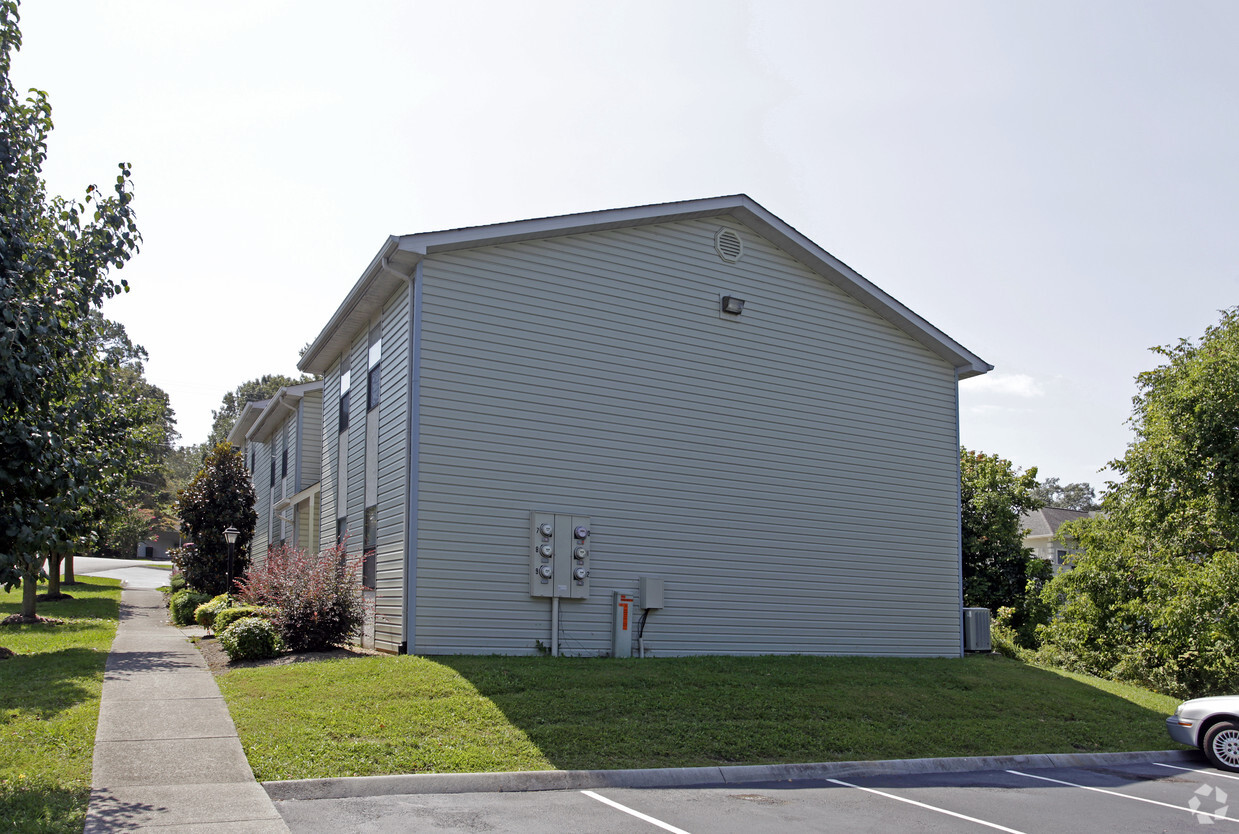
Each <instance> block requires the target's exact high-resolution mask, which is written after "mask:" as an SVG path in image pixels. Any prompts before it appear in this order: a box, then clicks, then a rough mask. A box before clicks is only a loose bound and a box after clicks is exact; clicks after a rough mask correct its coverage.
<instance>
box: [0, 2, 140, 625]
mask: <svg viewBox="0 0 1239 834" xmlns="http://www.w3.org/2000/svg"><path fill="white" fill-rule="evenodd" d="M17 6H18V4H17V2H16V0H0V174H2V176H0V317H2V320H3V327H0V585H3V587H5V588H6V589H9V588H12V587H13V586H14V585H15V584H17V583H18V582H21V584H22V586H23V601H22V615H23V616H24V617H27V618H33V617H34V616H35V587H36V584H37V582H38V579H39V578H40V576H41V575H42V572H43V563H44V560H45V559H46V557H47V555H48V554H49V553H53V552H64V550H65V549H66V548H68V547H71V546H72V545H73V543H74V542H75V541H76V540H77V539H78V538H79V537H80V535H81V534H82V528H81V523H82V518H83V515H82V508H83V507H89V506H91V505H92V504H93V503H95V502H96V501H98V500H99V499H100V497H101V496H105V495H107V494H109V493H110V492H111V490H112V489H114V488H115V486H116V485H117V482H118V480H120V479H121V477H122V475H123V469H124V458H125V455H126V453H127V451H128V448H129V447H128V443H129V438H128V432H129V429H130V428H131V426H130V424H129V417H128V415H126V414H125V412H124V410H123V408H122V405H121V404H120V403H119V402H117V401H116V399H115V398H114V397H113V396H112V394H111V391H112V384H113V382H114V378H113V376H112V371H113V369H112V368H111V367H110V366H109V365H108V364H107V360H106V356H101V355H99V354H98V353H96V352H95V351H94V350H92V349H91V348H92V347H93V346H94V345H96V344H97V343H98V339H99V337H100V336H101V335H102V333H101V325H100V324H99V320H98V319H97V318H96V317H95V314H96V313H97V312H98V310H99V308H100V307H101V306H102V304H103V302H104V301H105V300H106V299H108V298H110V297H112V296H114V295H115V294H117V293H118V292H124V291H128V285H127V283H126V282H125V281H116V280H113V279H112V278H111V277H110V272H111V270H112V269H113V268H116V269H120V268H122V267H123V266H124V265H125V263H126V262H127V261H128V260H129V258H131V257H132V256H133V255H134V254H135V253H136V252H137V249H138V244H139V241H140V239H141V238H140V235H139V233H138V230H137V226H136V222H135V219H134V213H133V207H132V197H133V192H132V184H131V181H130V169H129V166H128V164H124V163H122V164H121V165H120V173H119V174H118V176H117V177H116V182H115V184H114V186H113V189H112V191H113V193H112V194H111V195H109V196H105V195H104V194H103V192H101V191H100V189H99V188H97V187H96V186H94V185H91V186H89V187H87V189H86V193H85V196H84V198H83V200H82V202H77V201H72V200H67V199H64V198H61V197H52V198H49V197H48V195H47V192H46V186H45V184H44V181H43V178H42V167H43V163H44V161H45V160H46V155H47V137H48V133H49V132H50V131H51V129H52V121H51V106H50V104H49V103H48V100H47V95H46V94H45V93H42V92H39V91H37V90H32V91H30V93H29V95H28V96H27V98H25V99H24V100H23V99H22V98H21V97H20V96H19V95H18V93H17V92H16V90H15V89H14V87H13V85H12V83H11V81H10V79H9V69H10V66H11V60H12V54H13V53H14V52H15V51H17V50H18V49H20V48H21V31H20V29H19V28H18V21H19V15H18V11H17Z"/></svg>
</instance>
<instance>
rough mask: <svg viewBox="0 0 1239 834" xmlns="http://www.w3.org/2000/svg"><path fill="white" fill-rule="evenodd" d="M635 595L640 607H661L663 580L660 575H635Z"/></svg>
mask: <svg viewBox="0 0 1239 834" xmlns="http://www.w3.org/2000/svg"><path fill="white" fill-rule="evenodd" d="M637 596H638V597H639V598H640V600H641V607H642V608H662V607H663V580H662V577H660V576H639V577H637Z"/></svg>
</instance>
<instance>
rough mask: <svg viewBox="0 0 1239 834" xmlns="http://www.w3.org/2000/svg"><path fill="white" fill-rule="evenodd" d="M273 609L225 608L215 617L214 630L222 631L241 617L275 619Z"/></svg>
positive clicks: (240, 606)
mask: <svg viewBox="0 0 1239 834" xmlns="http://www.w3.org/2000/svg"><path fill="white" fill-rule="evenodd" d="M275 613H276V611H275V609H274V608H262V607H260V606H257V605H234V606H232V607H231V608H225V609H224V610H223V611H220V612H219V613H218V614H216V615H215V630H216V631H223V630H224V629H226V628H228V626H230V625H232V624H233V623H235V622H236V621H237V620H239V619H241V618H242V617H262V618H263V619H264V620H271V619H273V618H274V617H275Z"/></svg>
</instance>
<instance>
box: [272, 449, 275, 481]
mask: <svg viewBox="0 0 1239 834" xmlns="http://www.w3.org/2000/svg"><path fill="white" fill-rule="evenodd" d="M271 486H275V455H274V454H272V455H271Z"/></svg>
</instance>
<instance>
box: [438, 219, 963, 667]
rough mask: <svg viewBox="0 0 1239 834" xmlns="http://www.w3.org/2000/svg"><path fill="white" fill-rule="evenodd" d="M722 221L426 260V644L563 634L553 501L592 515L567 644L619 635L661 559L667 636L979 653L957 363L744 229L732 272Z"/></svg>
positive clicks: (509, 646) (718, 643) (568, 617)
mask: <svg viewBox="0 0 1239 834" xmlns="http://www.w3.org/2000/svg"><path fill="white" fill-rule="evenodd" d="M719 225H720V223H719V222H717V221H684V222H678V223H673V224H664V225H655V226H646V227H640V228H636V229H627V230H617V231H609V232H598V233H591V234H586V235H576V236H570V237H561V238H556V239H549V240H542V241H533V242H524V243H515V244H507V245H502V246H495V247H488V248H484V249H478V250H473V251H470V252H463V253H450V254H443V255H434V256H430V257H429V258H427V260H426V261H425V262H424V263H423V276H424V284H423V308H422V309H423V319H422V322H423V324H422V341H421V402H420V471H419V474H418V477H419V516H418V532H417V546H418V553H417V559H418V574H417V577H418V581H417V595H418V596H417V622H416V643H415V647H414V650H415V651H417V652H420V653H448V652H465V653H489V652H505V653H508V652H510V653H532V652H534V651H535V642H540V643H542V644H544V645H545V644H548V643H549V636H550V611H549V609H550V603H549V601H548V600H546V599H534V598H531V597H530V596H529V594H528V584H529V583H528V578H527V576H528V574H527V571H528V570H529V557H528V551H529V542H528V535H529V533H528V529H529V521H528V514H529V512H530V511H531V510H547V511H555V512H572V513H575V514H581V515H588V516H590V517H591V519H592V525H593V530H594V535H593V538H592V541H591V545H592V551H591V559H592V574H591V594H590V598H589V599H588V600H584V601H577V600H564V601H563V602H562V603H561V606H560V611H561V637H560V640H561V644H560V645H561V649H562V650H563V651H564V652H565V653H568V654H578V653H579V654H601V653H605V652H608V651H609V650H610V629H611V616H610V603H611V592H612V591H615V590H619V591H624V592H628V593H635V591H636V589H637V578H638V577H639V576H642V575H648V576H658V577H662V578H663V579H664V580H665V583H666V608H665V609H663V610H659V611H655V612H653V613H651V615H650V617H649V621H648V624H647V627H646V634H645V637H646V643H647V646H648V647H651V648H652V649H653V651H654V652H655V653H659V654H664V655H668V654H687V653H750V654H761V653H787V652H803V653H822V654H835V653H861V654H891V655H953V654H958V651H959V616H960V615H959V556H958V548H959V539H958V536H959V531H958V517H957V509H956V496H957V474H956V467H957V461H958V447H957V440H956V399H955V397H956V389H955V378H954V372H953V370H952V368H951V367H950V366H949V365H948V364H946V363H945V362H943V361H942V360H940V359H939V358H937V357H936V356H934V355H933V354H931V353H930V352H928V351H927V350H926V349H924V348H923V347H922V346H920V345H919V344H917V343H915V342H914V341H913V340H911V339H910V338H909V337H908V336H907V335H906V334H904V333H903V332H902V331H899V330H898V329H896V328H895V327H893V326H892V325H890V324H889V323H888V322H886V321H885V320H884V319H882V318H880V317H879V316H877V315H876V314H874V313H873V312H872V311H870V310H868V309H867V308H865V307H863V306H861V305H860V304H858V303H857V302H856V301H854V300H853V299H852V298H850V297H849V296H847V295H846V294H844V293H843V292H842V291H841V290H839V289H838V288H837V287H836V286H834V285H833V284H831V283H830V282H829V281H827V280H825V279H823V278H822V277H820V276H817V275H815V274H813V273H812V272H810V271H809V270H808V269H807V268H806V267H804V266H803V265H802V264H800V263H798V262H797V261H795V260H793V259H791V258H790V257H788V256H786V255H785V254H784V253H783V252H781V251H780V250H778V249H777V248H775V247H773V246H772V245H770V244H769V243H767V242H766V241H764V240H763V239H761V238H760V237H758V236H757V235H756V234H754V233H753V232H752V231H750V230H748V229H747V228H745V227H743V226H741V225H739V224H736V223H734V222H732V221H730V220H727V221H724V223H723V225H727V226H729V227H731V228H734V229H736V230H737V231H739V233H740V234H741V236H742V237H743V239H744V243H745V255H744V257H743V259H742V260H741V261H740V262H739V263H737V264H727V263H724V262H723V261H722V260H720V259H719V257H718V256H717V255H716V254H715V253H714V250H713V236H714V232H715V231H716V230H717V229H718V228H719ZM725 293H730V294H734V295H738V296H740V297H742V298H744V299H746V300H747V302H748V303H747V306H746V307H745V310H744V314H743V315H742V316H740V317H739V318H736V319H722V318H720V315H719V312H718V305H719V296H720V295H721V294H725Z"/></svg>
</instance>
